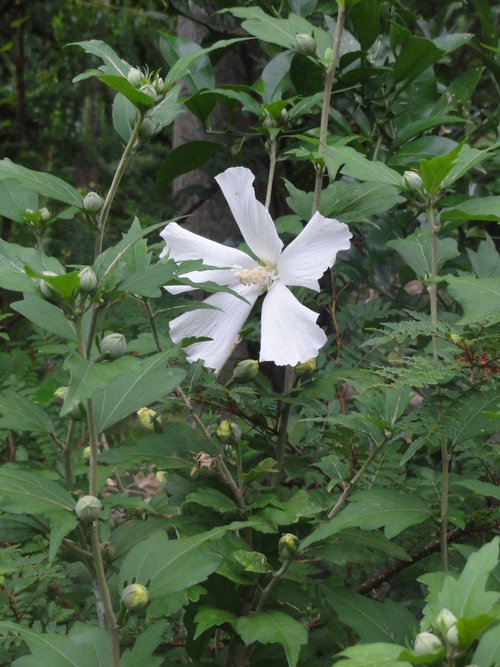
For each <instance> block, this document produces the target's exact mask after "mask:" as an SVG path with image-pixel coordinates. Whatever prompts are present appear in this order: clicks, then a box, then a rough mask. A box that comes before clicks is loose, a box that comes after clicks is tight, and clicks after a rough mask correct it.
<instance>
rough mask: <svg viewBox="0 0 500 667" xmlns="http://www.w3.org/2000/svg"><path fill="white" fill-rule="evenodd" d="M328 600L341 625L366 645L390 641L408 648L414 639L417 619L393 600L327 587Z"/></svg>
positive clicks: (325, 587)
mask: <svg viewBox="0 0 500 667" xmlns="http://www.w3.org/2000/svg"><path fill="white" fill-rule="evenodd" d="M323 588H324V591H325V594H326V600H327V602H328V604H330V605H331V606H332V607H333V609H334V610H335V612H336V614H337V616H338V617H339V619H340V620H341V622H342V623H345V624H346V625H348V626H349V627H350V628H353V630H355V631H356V632H357V633H358V635H359V638H360V639H361V641H362V642H363V644H368V643H371V642H389V643H393V644H400V645H403V646H404V645H405V644H406V643H407V642H408V641H410V640H411V639H413V636H414V632H415V628H416V627H417V625H418V622H417V619H416V618H415V616H413V614H412V613H411V612H410V611H408V609H407V608H406V607H405V606H404V605H402V604H400V603H398V602H394V601H393V600H385V602H383V603H382V602H377V601H375V600H370V599H369V598H366V597H364V596H363V595H358V594H357V593H354V592H353V591H350V590H349V589H347V588H333V587H331V586H328V585H325V586H324V587H323Z"/></svg>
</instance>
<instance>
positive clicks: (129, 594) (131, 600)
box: [121, 584, 149, 611]
mask: <svg viewBox="0 0 500 667" xmlns="http://www.w3.org/2000/svg"><path fill="white" fill-rule="evenodd" d="M148 600H149V594H148V590H147V588H145V587H144V586H141V584H130V586H127V587H126V588H124V589H123V591H122V595H121V601H122V605H123V606H124V607H125V609H128V610H129V611H138V610H139V609H142V608H143V607H145V606H146V605H147V603H148Z"/></svg>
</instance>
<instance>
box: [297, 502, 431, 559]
mask: <svg viewBox="0 0 500 667" xmlns="http://www.w3.org/2000/svg"><path fill="white" fill-rule="evenodd" d="M432 515H433V512H432V510H431V508H430V507H429V506H428V505H427V503H426V502H425V501H423V500H421V499H420V498H418V497H417V496H414V495H409V494H404V493H399V492H398V491H392V490H389V489H370V490H369V491H358V492H356V493H354V494H353V495H352V496H351V502H350V504H349V506H348V507H347V508H346V509H344V510H342V511H341V512H340V513H339V515H338V516H337V517H335V518H334V519H332V520H331V521H329V522H328V523H325V524H323V525H322V526H320V527H319V528H317V529H316V530H315V531H313V532H312V533H311V534H310V535H309V537H306V538H305V540H303V541H302V542H301V545H300V548H301V549H305V548H306V547H308V546H310V545H311V544H314V543H315V542H318V541H319V540H323V539H325V538H326V537H329V536H330V535H334V534H335V533H338V532H339V531H340V530H342V529H343V528H353V527H359V528H362V529H363V530H373V529H376V528H380V527H381V526H385V535H386V537H387V538H388V539H390V538H391V537H395V536H396V535H399V533H400V532H402V531H403V530H405V528H409V527H410V526H414V525H416V524H419V523H422V522H423V521H425V520H426V519H428V518H430V517H431V516H432Z"/></svg>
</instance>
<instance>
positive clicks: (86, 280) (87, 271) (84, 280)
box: [78, 266, 97, 294]
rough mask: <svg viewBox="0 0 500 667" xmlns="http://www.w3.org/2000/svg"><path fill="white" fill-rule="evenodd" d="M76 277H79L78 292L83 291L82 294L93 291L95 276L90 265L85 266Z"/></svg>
mask: <svg viewBox="0 0 500 667" xmlns="http://www.w3.org/2000/svg"><path fill="white" fill-rule="evenodd" d="M78 277H79V278H80V292H83V294H89V293H90V292H95V288H96V287H97V276H96V274H95V273H94V272H93V271H92V269H91V268H90V266H85V267H84V268H83V269H82V270H81V271H80V272H79V274H78Z"/></svg>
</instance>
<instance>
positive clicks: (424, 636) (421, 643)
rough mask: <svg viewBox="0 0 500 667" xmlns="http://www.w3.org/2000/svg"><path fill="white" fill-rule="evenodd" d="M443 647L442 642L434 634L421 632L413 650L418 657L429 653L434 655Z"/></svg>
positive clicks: (416, 638)
mask: <svg viewBox="0 0 500 667" xmlns="http://www.w3.org/2000/svg"><path fill="white" fill-rule="evenodd" d="M441 646H442V644H441V640H440V639H439V637H436V635H433V634H432V632H421V633H420V634H419V635H417V636H416V637H415V643H414V644H413V650H414V651H415V653H416V654H417V655H426V654H427V653H434V651H436V650H437V649H438V648H441Z"/></svg>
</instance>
